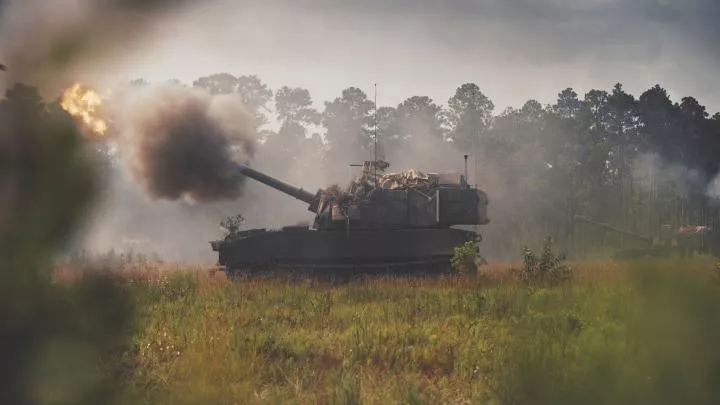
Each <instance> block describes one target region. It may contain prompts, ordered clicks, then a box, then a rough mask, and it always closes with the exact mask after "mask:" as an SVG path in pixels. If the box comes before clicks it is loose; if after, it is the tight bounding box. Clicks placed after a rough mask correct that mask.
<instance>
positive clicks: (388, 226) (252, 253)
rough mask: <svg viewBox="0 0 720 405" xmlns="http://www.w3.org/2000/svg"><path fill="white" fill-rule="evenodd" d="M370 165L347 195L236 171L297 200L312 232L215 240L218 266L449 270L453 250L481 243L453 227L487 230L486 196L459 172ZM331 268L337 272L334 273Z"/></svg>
mask: <svg viewBox="0 0 720 405" xmlns="http://www.w3.org/2000/svg"><path fill="white" fill-rule="evenodd" d="M388 167H389V164H388V163H387V162H384V161H368V162H365V163H364V165H363V172H362V175H361V176H359V177H357V178H355V179H354V180H353V181H352V182H350V184H349V185H348V186H347V187H346V188H345V189H344V190H339V189H338V188H332V189H326V190H318V191H317V192H316V193H315V194H312V193H309V192H307V191H305V190H303V189H302V188H297V187H294V186H291V185H288V184H286V183H284V182H282V181H280V180H277V179H274V178H272V177H270V176H267V175H265V174H263V173H260V172H258V171H255V170H253V169H251V168H249V167H247V166H243V165H239V164H238V165H237V166H236V167H235V168H234V170H236V171H237V172H238V173H240V174H242V175H245V176H247V177H250V178H253V179H255V180H257V181H259V182H261V183H263V184H266V185H268V186H269V187H272V188H275V189H276V190H278V191H280V192H282V193H285V194H287V195H289V196H292V197H295V198H296V199H298V200H301V201H303V202H304V203H306V204H307V205H308V210H309V211H310V212H312V213H314V214H315V219H314V221H313V226H312V228H310V227H285V228H283V229H281V230H266V229H254V230H248V231H243V232H239V233H236V234H234V235H228V236H227V237H226V238H225V239H224V240H221V241H213V242H211V245H212V248H213V250H214V251H217V252H218V254H219V260H218V262H219V264H220V265H221V266H223V267H224V268H225V271H227V272H229V273H232V272H235V271H238V270H242V269H249V268H255V269H261V268H273V267H283V268H332V269H335V270H337V269H346V268H356V267H377V268H388V267H398V266H399V267H402V266H406V267H407V266H409V267H414V266H416V265H420V266H421V267H423V265H424V264H440V265H441V266H442V265H449V261H450V257H451V256H452V254H453V250H454V248H455V247H457V246H459V245H461V244H463V243H464V242H466V241H479V240H480V235H478V234H477V233H475V232H473V231H467V230H460V229H454V228H452V227H453V226H458V225H464V226H468V225H470V226H472V225H486V224H488V223H489V219H488V217H487V206H488V197H487V195H486V193H485V192H483V191H482V190H480V189H477V188H475V187H471V186H470V185H469V184H468V183H467V179H466V178H465V176H463V175H460V174H455V173H440V174H432V173H431V174H426V173H423V172H420V171H416V170H409V171H405V172H399V173H385V170H386V169H387V168H388ZM335 270H333V271H335Z"/></svg>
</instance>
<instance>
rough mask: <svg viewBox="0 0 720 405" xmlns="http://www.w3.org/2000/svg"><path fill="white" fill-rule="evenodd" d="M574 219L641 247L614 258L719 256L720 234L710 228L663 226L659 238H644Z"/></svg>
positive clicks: (599, 224) (617, 229)
mask: <svg viewBox="0 0 720 405" xmlns="http://www.w3.org/2000/svg"><path fill="white" fill-rule="evenodd" d="M574 218H575V220H578V221H582V222H584V223H587V224H590V225H593V226H595V227H598V228H602V229H605V230H608V231H611V232H613V233H616V234H618V235H624V236H626V237H629V238H632V239H633V241H634V242H635V244H636V245H639V246H638V247H635V248H632V249H620V250H618V251H616V252H615V255H614V256H615V259H618V260H626V259H637V258H643V257H656V258H662V257H671V256H673V255H679V256H681V257H690V256H693V255H695V254H699V255H710V256H714V257H720V234H718V233H717V232H715V231H713V229H711V228H710V227H708V226H705V225H698V226H681V227H678V228H673V227H672V226H670V225H663V226H662V227H661V231H660V234H659V235H655V236H649V235H641V234H637V233H634V232H631V231H628V230H626V229H620V228H617V227H614V226H611V225H609V224H605V223H602V222H598V221H594V220H592V219H590V218H586V217H584V216H580V215H575V217H574Z"/></svg>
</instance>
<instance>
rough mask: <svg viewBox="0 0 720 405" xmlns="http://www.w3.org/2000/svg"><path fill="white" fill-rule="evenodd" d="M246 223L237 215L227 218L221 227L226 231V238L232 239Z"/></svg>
mask: <svg viewBox="0 0 720 405" xmlns="http://www.w3.org/2000/svg"><path fill="white" fill-rule="evenodd" d="M244 222H245V218H244V217H243V216H242V215H240V214H237V215H235V216H231V217H227V218H225V219H224V220H223V221H222V222H221V223H220V226H221V227H222V228H223V229H224V230H225V237H226V238H232V237H234V236H235V235H237V233H238V232H239V231H240V229H241V227H242V224H243V223H244Z"/></svg>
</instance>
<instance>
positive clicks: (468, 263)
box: [451, 241, 482, 275]
mask: <svg viewBox="0 0 720 405" xmlns="http://www.w3.org/2000/svg"><path fill="white" fill-rule="evenodd" d="M480 260H482V257H481V256H480V255H479V254H478V252H477V249H476V247H475V243H474V242H472V241H467V242H465V243H463V244H462V245H460V246H458V247H456V248H455V252H454V254H453V257H452V260H451V263H452V267H453V269H454V270H455V272H457V273H458V274H470V275H474V274H475V273H476V272H477V263H478V261H480Z"/></svg>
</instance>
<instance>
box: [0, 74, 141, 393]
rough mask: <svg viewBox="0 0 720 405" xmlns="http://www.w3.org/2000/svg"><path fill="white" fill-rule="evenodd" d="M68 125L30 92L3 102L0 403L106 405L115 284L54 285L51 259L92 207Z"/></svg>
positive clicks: (119, 332)
mask: <svg viewBox="0 0 720 405" xmlns="http://www.w3.org/2000/svg"><path fill="white" fill-rule="evenodd" d="M86 152H87V151H86V149H85V148H84V146H83V141H82V139H81V138H80V135H79V134H78V132H77V129H76V126H75V124H74V123H73V122H72V120H71V119H70V118H69V116H68V115H67V114H65V113H64V112H63V111H62V110H61V109H60V108H59V107H58V105H57V103H51V104H48V103H45V102H43V100H42V99H41V98H40V96H39V94H38V93H37V91H36V90H35V89H33V88H30V87H27V86H24V85H21V84H18V85H16V86H15V87H13V88H12V89H10V90H9V91H8V92H7V94H6V98H5V99H3V100H0V359H2V361H0V403H3V404H18V405H23V404H85V403H87V404H99V403H106V404H107V403H112V401H113V397H114V395H115V389H116V388H117V386H116V385H115V384H114V382H115V381H116V380H117V378H118V376H119V374H118V373H119V372H120V369H119V368H118V367H116V366H117V364H118V363H117V362H116V361H112V360H111V358H113V354H114V353H122V352H123V351H124V350H125V349H124V347H125V346H124V344H125V342H126V339H125V338H126V331H127V326H128V325H129V321H130V317H131V314H132V310H131V308H130V307H129V301H128V300H126V298H125V297H124V296H123V294H122V293H121V291H120V290H119V289H118V287H117V286H115V284H114V283H113V282H112V281H111V280H109V279H107V278H104V277H90V278H88V279H85V280H84V281H83V282H82V283H79V284H76V285H74V286H72V287H68V286H57V285H54V284H52V283H51V272H52V259H53V256H54V254H55V253H56V251H57V250H58V249H59V248H61V247H62V246H63V244H64V243H65V242H66V241H67V240H68V238H69V237H70V236H72V232H73V230H74V229H75V228H76V226H77V225H78V224H79V223H80V222H81V220H82V219H83V214H84V213H85V211H86V210H87V209H88V208H90V207H91V203H92V201H93V197H94V192H95V189H96V188H95V185H96V183H95V178H94V175H93V173H94V171H93V167H92V165H91V159H90V156H89V155H88V154H87V153H86Z"/></svg>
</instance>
